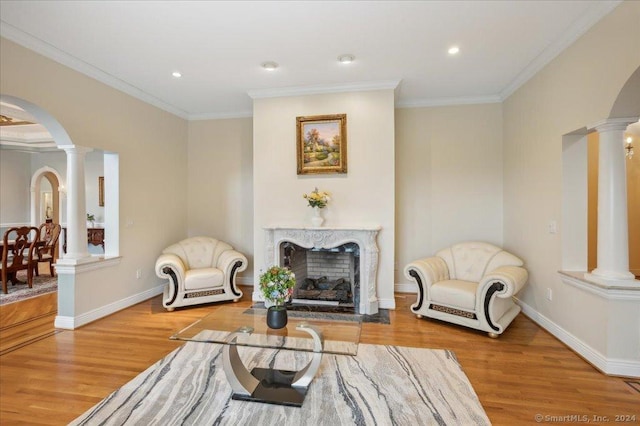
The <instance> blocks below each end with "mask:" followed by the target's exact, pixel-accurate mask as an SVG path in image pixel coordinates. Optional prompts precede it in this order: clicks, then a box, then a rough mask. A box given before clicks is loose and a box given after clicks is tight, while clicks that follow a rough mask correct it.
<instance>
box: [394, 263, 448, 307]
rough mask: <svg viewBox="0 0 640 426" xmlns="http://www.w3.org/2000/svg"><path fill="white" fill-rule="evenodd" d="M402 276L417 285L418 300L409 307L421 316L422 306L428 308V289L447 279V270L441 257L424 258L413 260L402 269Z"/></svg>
mask: <svg viewBox="0 0 640 426" xmlns="http://www.w3.org/2000/svg"><path fill="white" fill-rule="evenodd" d="M404 276H405V277H407V278H408V279H410V280H411V279H413V280H415V282H416V284H417V285H418V299H417V300H416V303H414V304H413V305H411V310H412V311H413V312H415V313H417V314H419V315H421V314H422V311H421V309H422V308H423V305H424V306H425V307H426V308H428V307H429V303H425V302H428V301H429V300H430V297H429V288H430V287H431V286H432V285H433V284H434V283H437V282H438V281H442V280H448V279H449V268H448V267H447V264H446V262H445V261H444V259H442V258H441V257H437V256H435V257H426V258H424V259H419V260H415V261H413V262H411V263H409V264H408V265H407V266H405V268H404Z"/></svg>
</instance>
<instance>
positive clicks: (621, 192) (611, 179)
mask: <svg viewBox="0 0 640 426" xmlns="http://www.w3.org/2000/svg"><path fill="white" fill-rule="evenodd" d="M636 120H637V119H630V118H628V119H627V118H624V119H610V120H606V121H604V122H603V123H601V124H599V125H597V126H596V127H595V129H596V130H597V131H598V133H599V136H600V138H599V139H600V143H599V160H598V260H597V268H596V269H594V270H593V272H592V275H593V276H594V277H597V278H601V279H605V280H633V279H634V275H633V274H632V273H631V272H629V229H628V222H627V176H626V163H625V155H624V131H625V130H626V128H627V126H628V125H629V124H631V123H633V122H635V121H636Z"/></svg>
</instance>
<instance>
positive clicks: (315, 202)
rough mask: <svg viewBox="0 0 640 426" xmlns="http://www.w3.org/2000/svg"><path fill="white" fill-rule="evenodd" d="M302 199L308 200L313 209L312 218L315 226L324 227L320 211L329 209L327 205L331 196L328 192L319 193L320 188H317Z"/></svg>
mask: <svg viewBox="0 0 640 426" xmlns="http://www.w3.org/2000/svg"><path fill="white" fill-rule="evenodd" d="M302 197H303V198H305V199H306V200H307V202H308V203H309V207H311V208H313V217H312V218H311V223H313V226H315V227H320V226H322V222H324V218H323V217H322V215H321V214H320V211H321V209H323V208H325V207H327V203H329V200H331V198H330V194H329V193H328V192H327V191H318V188H315V189H314V190H313V191H311V192H310V193H309V194H303V195H302Z"/></svg>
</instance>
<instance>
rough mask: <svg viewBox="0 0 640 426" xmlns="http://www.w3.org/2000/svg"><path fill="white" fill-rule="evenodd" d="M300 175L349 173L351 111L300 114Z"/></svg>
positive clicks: (297, 131)
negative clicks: (328, 113) (303, 115)
mask: <svg viewBox="0 0 640 426" xmlns="http://www.w3.org/2000/svg"><path fill="white" fill-rule="evenodd" d="M296 153H297V163H298V174H299V175H306V174H321V173H347V114H332V115H315V116H307V117H296Z"/></svg>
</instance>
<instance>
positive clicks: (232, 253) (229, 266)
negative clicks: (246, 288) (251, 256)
mask: <svg viewBox="0 0 640 426" xmlns="http://www.w3.org/2000/svg"><path fill="white" fill-rule="evenodd" d="M248 263H249V262H248V261H247V258H246V257H245V255H244V254H242V253H240V252H239V251H236V250H226V251H224V252H222V254H220V257H219V258H218V263H217V265H216V267H217V268H218V269H220V270H221V271H222V272H223V273H224V276H225V278H226V279H227V280H228V283H229V285H230V286H231V291H232V292H233V293H234V294H236V295H238V296H240V295H242V293H239V292H238V290H237V288H236V274H237V273H238V272H242V271H244V270H245V269H247V264H248Z"/></svg>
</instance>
